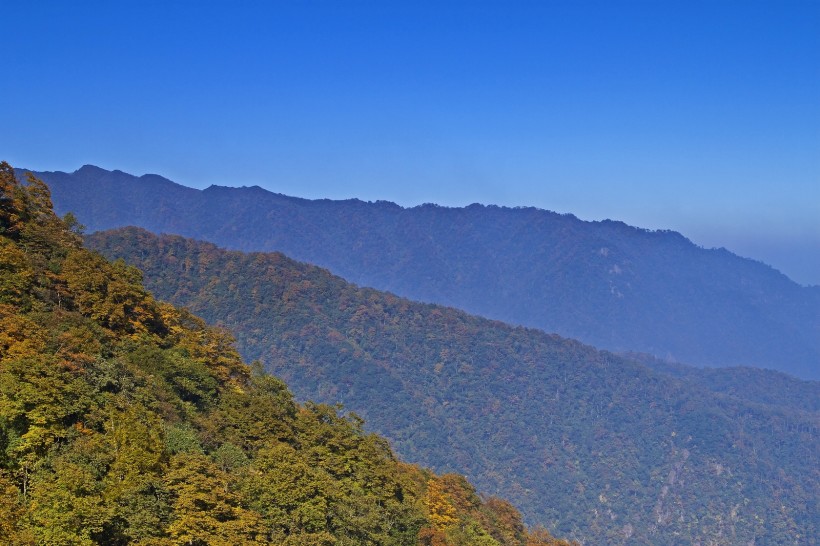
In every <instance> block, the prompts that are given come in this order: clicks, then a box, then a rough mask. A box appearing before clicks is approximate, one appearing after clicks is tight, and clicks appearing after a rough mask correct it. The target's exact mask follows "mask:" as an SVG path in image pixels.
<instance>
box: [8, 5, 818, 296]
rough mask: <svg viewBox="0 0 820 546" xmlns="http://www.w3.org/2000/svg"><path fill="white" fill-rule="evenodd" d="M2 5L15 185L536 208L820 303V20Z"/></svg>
mask: <svg viewBox="0 0 820 546" xmlns="http://www.w3.org/2000/svg"><path fill="white" fill-rule="evenodd" d="M2 9H3V18H4V20H5V21H6V22H7V25H6V31H7V33H9V34H7V36H11V37H12V38H13V39H8V38H7V39H6V40H4V44H3V46H2V47H1V48H0V61H2V66H3V67H4V69H5V74H6V77H5V78H4V79H3V83H2V84H0V85H1V86H2V87H0V113H2V119H3V122H4V124H5V130H4V131H3V132H2V134H0V159H4V160H6V161H9V162H10V163H12V165H14V166H17V167H25V168H30V169H35V170H64V171H73V170H75V169H77V168H79V167H80V166H81V165H83V164H87V163H90V164H94V165H98V166H100V167H103V168H107V169H120V170H123V171H126V172H130V173H132V174H137V175H140V174H145V173H157V174H161V175H163V176H166V177H167V178H170V179H172V180H174V181H176V182H179V183H181V184H184V185H187V186H192V187H199V188H204V187H207V186H208V185H210V184H220V185H231V186H241V185H254V184H257V185H260V186H262V187H265V188H267V189H270V190H272V191H276V192H280V193H285V194H289V195H296V196H300V197H309V198H321V197H328V198H348V197H358V198H360V199H365V200H377V199H384V200H389V201H394V202H397V203H399V204H401V205H405V206H409V205H415V204H420V203H425V202H434V203H439V204H442V205H451V206H461V205H467V204H470V203H474V202H479V203H484V204H498V205H509V206H516V205H522V206H537V207H541V208H545V209H549V210H554V211H558V212H570V213H573V214H575V215H576V216H578V217H580V218H582V219H586V220H599V219H604V218H612V219H616V220H622V221H625V222H627V223H629V224H632V225H637V226H640V227H645V228H652V229H674V230H677V231H680V232H681V233H683V234H684V235H686V236H687V237H689V238H690V239H692V240H693V241H694V242H696V243H698V244H701V245H703V246H705V247H721V246H722V247H726V248H728V249H730V250H732V251H734V252H736V253H738V254H740V255H743V256H747V257H751V258H755V259H757V260H760V261H763V262H766V263H769V264H770V265H773V266H774V267H776V268H777V269H779V270H781V271H783V272H784V273H786V274H787V275H789V276H790V277H791V278H793V279H794V280H795V281H797V282H800V283H801V284H820V2H817V1H813V0H805V1H790V0H779V1H771V2H758V1H755V0H743V1H729V0H710V1H697V0H694V1H689V0H688V1H686V2H664V1H661V0H657V1H646V2H638V1H623V2H618V1H609V2H591V1H583V0H581V1H569V0H566V1H561V2H549V1H540V2H509V1H508V2H501V1H499V2H482V1H475V2H466V1H464V2H455V1H438V2H423V1H413V2H371V1H355V2H354V1H343V0H339V1H335V2H331V1H327V2H319V1H298V2H297V1H293V2H250V1H246V2H208V1H204V2H203V1H200V2H193V1H192V2H152V1H142V2H89V1H82V0H79V1H77V2H48V1H41V2H30V1H18V0H6V1H5V2H3V6H2ZM9 23H10V24H9Z"/></svg>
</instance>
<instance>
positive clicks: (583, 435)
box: [86, 228, 820, 545]
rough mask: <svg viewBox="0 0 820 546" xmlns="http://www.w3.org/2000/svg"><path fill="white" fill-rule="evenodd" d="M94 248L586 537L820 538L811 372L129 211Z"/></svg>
mask: <svg viewBox="0 0 820 546" xmlns="http://www.w3.org/2000/svg"><path fill="white" fill-rule="evenodd" d="M86 240H87V243H88V245H89V246H90V247H91V248H94V249H97V250H98V251H100V252H102V253H103V254H104V255H105V256H107V257H109V258H111V259H123V260H125V261H126V262H127V263H129V264H131V265H134V266H136V267H138V268H139V269H140V270H142V271H144V273H145V283H146V286H147V287H148V288H149V289H150V290H151V291H152V292H154V293H155V294H156V295H157V297H159V298H161V299H164V300H167V301H171V302H173V303H175V304H178V305H184V306H186V307H188V308H190V309H191V310H192V311H194V312H196V313H197V314H199V315H201V316H202V317H203V318H205V319H206V320H207V321H208V322H210V323H212V324H217V325H220V326H223V327H225V328H228V329H229V330H230V331H231V332H233V333H234V335H235V336H236V337H237V340H238V347H239V349H240V351H241V352H242V353H243V355H244V356H245V357H246V358H248V359H258V360H260V361H261V363H262V364H263V365H264V366H265V367H266V368H267V369H268V370H270V371H272V372H274V373H275V374H277V375H279V376H281V377H282V378H283V379H284V380H285V381H286V382H287V384H288V385H289V386H290V388H291V389H292V390H293V392H294V394H295V395H296V397H297V398H298V399H301V400H308V399H311V400H315V401H318V402H323V403H331V404H334V403H342V404H344V406H345V407H346V408H348V409H351V410H353V411H355V412H356V413H357V414H359V415H361V416H362V417H364V418H365V420H366V422H367V423H368V427H370V428H371V429H372V430H375V431H377V432H379V433H381V434H384V435H385V436H386V437H387V438H388V439H389V440H390V442H391V444H392V445H393V446H394V448H395V449H396V451H397V452H398V453H399V454H400V455H401V456H403V457H405V458H407V459H408V460H411V461H414V462H419V463H423V464H425V465H428V466H431V467H432V468H433V469H435V470H437V471H440V472H453V471H455V472H459V473H463V474H465V475H467V477H468V478H469V479H470V480H471V481H472V482H473V483H475V484H476V486H477V487H478V489H479V490H480V491H483V492H484V493H487V494H502V495H504V496H505V497H507V498H510V499H511V500H513V501H514V502H515V503H516V505H517V506H519V507H520V508H521V510H522V513H523V514H524V516H525V518H526V520H527V521H528V522H530V523H542V524H546V525H547V526H548V528H550V529H554V530H555V531H556V532H557V533H558V534H560V535H562V536H568V537H570V538H574V539H577V540H579V541H581V542H582V543H585V544H663V545H673V544H680V545H684V544H709V543H720V544H726V543H731V544H814V543H816V539H817V536H818V533H820V529H818V528H817V522H818V521H820V511H818V509H819V508H820V507H818V496H817V492H818V491H820V475H818V473H817V469H818V468H820V459H818V454H820V443H818V441H819V440H820V436H818V431H820V415H819V414H818V411H817V410H818V403H820V384H818V383H817V382H814V381H800V380H797V379H794V378H791V377H789V376H787V375H784V374H782V373H779V372H775V371H767V370H757V369H750V368H724V369H716V370H699V369H696V368H691V367H686V366H681V365H678V364H672V363H669V362H667V361H664V360H659V359H655V358H654V357H651V356H649V355H642V354H637V355H634V354H633V355H630V356H629V357H625V356H619V355H616V354H613V353H610V352H607V351H600V350H597V349H595V348H593V347H590V346H587V345H584V344H582V343H579V342H577V341H574V340H571V339H566V338H563V337H560V336H557V335H555V334H547V333H544V332H542V331H539V330H535V329H529V328H524V327H515V326H510V325H507V324H504V323H501V322H498V321H492V320H488V319H484V318H480V317H476V316H472V315H469V314H467V313H465V312H463V311H459V310H456V309H453V308H448V307H443V306H439V305H433V304H424V303H416V302H412V301H409V300H407V299H404V298H401V297H398V296H396V295H393V294H390V293H386V292H380V291H377V290H374V289H370V288H361V287H358V286H356V285H353V284H351V283H348V282H346V281H345V280H343V279H342V278H340V277H338V276H335V275H333V274H331V273H330V272H328V271H327V270H325V269H322V268H319V267H316V266H313V265H309V264H305V263H301V262H297V261H294V260H292V259H290V258H288V257H286V256H284V255H282V254H281V253H242V252H239V251H228V250H223V249H220V248H218V247H217V246H215V245H213V244H211V243H205V242H198V241H194V240H191V239H185V238H183V237H180V236H170V235H165V236H157V235H154V234H152V233H149V232H147V231H145V230H142V229H139V228H125V229H119V230H114V231H106V232H99V233H95V234H92V235H90V236H88V237H87V239H86Z"/></svg>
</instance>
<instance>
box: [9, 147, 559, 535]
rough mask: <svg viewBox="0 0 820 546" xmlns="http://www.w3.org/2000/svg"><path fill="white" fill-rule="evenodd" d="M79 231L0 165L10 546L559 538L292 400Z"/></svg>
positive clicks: (460, 482)
mask: <svg viewBox="0 0 820 546" xmlns="http://www.w3.org/2000/svg"><path fill="white" fill-rule="evenodd" d="M78 232H79V226H78V224H77V222H76V220H75V219H74V218H73V217H71V216H68V217H66V218H58V217H57V216H56V215H54V213H53V211H52V207H51V200H50V196H49V191H48V188H47V187H46V185H45V184H43V183H42V182H41V181H39V180H37V179H36V178H33V177H30V178H29V179H28V181H27V183H25V184H22V183H20V182H18V181H17V180H16V178H15V176H14V171H13V169H12V168H11V167H10V166H9V165H8V164H6V163H2V164H0V543H3V544H15V545H33V544H61V545H94V544H105V545H126V544H134V545H143V546H149V545H150V546H165V545H177V544H179V545H182V544H184V545H190V546H205V545H209V546H233V545H239V544H281V545H294V546H296V545H315V546H320V545H321V546H325V545H327V546H330V545H339V546H343V545H350V546H353V545H367V544H372V545H376V544H379V545H381V544H383V545H416V544H430V545H432V544H436V545H452V546H456V545H465V546H466V545H474V544H479V545H480V544H486V545H488V546H490V545H493V546H496V545H499V546H500V545H518V546H526V545H529V544H558V542H556V541H554V539H552V538H551V537H548V538H547V539H543V538H542V539H538V538H537V536H538V535H536V534H531V533H529V532H528V531H527V530H526V529H525V528H524V526H523V524H522V522H521V516H520V514H519V513H518V512H517V511H516V510H515V509H514V508H513V507H512V506H510V505H509V504H507V503H505V502H504V501H500V500H497V499H486V500H485V499H482V498H480V497H479V496H478V495H477V494H476V492H475V490H474V489H473V488H472V486H471V485H469V483H467V482H466V480H464V479H463V478H460V477H458V476H436V475H434V474H433V473H431V472H429V471H427V470H424V469H421V468H418V467H415V466H412V465H407V464H404V463H401V462H400V461H398V460H397V459H396V458H395V456H394V455H393V453H392V452H391V450H390V448H389V446H388V444H387V442H386V441H385V440H384V439H382V438H380V437H378V436H375V435H372V434H368V433H366V432H365V431H364V430H363V423H362V421H361V420H360V419H359V418H357V417H356V416H355V415H344V414H342V413H341V412H340V409H339V408H336V407H330V406H327V405H321V404H304V405H300V404H297V403H296V402H295V401H294V400H293V398H292V396H291V394H290V392H289V391H288V389H287V387H286V386H285V384H284V383H283V382H282V381H280V380H279V379H277V378H275V377H272V376H269V375H265V374H264V373H262V372H261V371H260V370H259V369H258V368H257V369H252V368H251V367H248V366H246V365H245V364H244V363H242V361H241V359H240V357H239V355H238V353H237V352H236V350H235V349H234V348H233V345H232V341H231V338H230V336H229V335H227V334H226V333H225V332H224V331H221V330H218V329H213V328H210V327H208V326H206V325H205V323H204V322H203V321H202V320H200V319H198V318H197V317H195V316H193V315H191V314H190V313H188V312H186V311H182V310H179V309H176V308H174V307H172V306H170V305H167V304H164V303H160V302H158V301H156V300H155V299H154V298H153V296H152V295H151V294H149V293H148V292H147V291H146V290H145V289H144V288H143V286H142V284H141V278H142V277H141V273H140V271H139V270H137V269H135V268H133V267H130V266H127V265H125V263H123V262H121V261H119V262H115V263H111V262H108V261H106V260H105V259H103V258H102V257H101V256H99V255H97V254H95V253H92V252H90V251H88V250H85V249H84V248H83V247H82V244H81V239H80V236H79V234H78ZM541 535H543V533H541ZM543 536H547V535H543ZM537 540H541V542H534V541H537Z"/></svg>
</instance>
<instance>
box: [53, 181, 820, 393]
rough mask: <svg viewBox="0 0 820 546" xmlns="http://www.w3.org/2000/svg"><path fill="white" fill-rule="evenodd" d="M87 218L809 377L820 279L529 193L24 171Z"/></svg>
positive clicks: (630, 344) (571, 329) (606, 344)
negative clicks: (453, 194) (568, 211)
mask: <svg viewBox="0 0 820 546" xmlns="http://www.w3.org/2000/svg"><path fill="white" fill-rule="evenodd" d="M37 175H38V176H40V177H42V179H43V180H45V181H46V182H47V183H48V184H49V185H50V186H51V188H52V192H53V196H54V200H55V204H56V209H57V211H58V212H60V213H61V214H62V213H65V212H68V211H71V212H73V213H75V214H76V215H77V216H78V218H79V220H80V222H82V223H83V224H85V225H86V226H88V228H89V229H90V230H91V231H96V230H102V229H108V228H113V227H122V226H127V225H135V226H140V227H143V228H145V229H148V230H150V231H153V232H157V233H160V232H165V233H175V234H180V235H184V236H188V237H193V238H197V239H203V240H208V241H211V242H214V243H216V244H218V245H220V246H223V247H226V248H231V249H237V250H245V251H281V252H284V253H285V254H287V255H288V256H291V257H293V258H295V259H298V260H302V261H306V262H309V263H313V264H317V265H320V266H322V267H327V268H329V269H330V270H331V271H333V272H334V273H336V274H338V275H341V276H342V277H344V278H345V279H348V280H349V281H352V282H355V283H357V284H359V285H362V286H372V287H375V288H378V289H382V290H387V291H391V292H393V293H396V294H399V295H401V296H405V297H409V298H411V299H414V300H421V301H428V302H433V303H439V304H444V305H450V306H454V307H458V308H461V309H465V310H467V311H469V312H471V313H475V314H479V315H482V316H486V317H489V318H493V319H498V320H503V321H505V322H508V323H512V324H520V325H524V326H530V327H536V328H539V329H542V330H545V331H548V332H556V333H558V334H560V335H563V336H566V337H572V338H575V339H579V340H582V341H584V342H586V343H589V344H592V345H595V346H597V347H601V348H605V349H609V350H613V351H635V352H642V353H649V354H653V355H655V356H657V357H660V358H663V359H665V360H669V361H681V362H686V363H689V364H696V365H702V366H711V367H723V366H755V367H761V368H772V369H777V370H780V371H784V372H787V373H790V374H793V375H796V376H798V377H802V378H806V379H820V287H818V286H815V287H801V286H799V285H797V284H796V283H794V282H792V281H791V280H789V279H788V278H787V277H785V276H784V275H782V274H781V273H779V272H777V271H775V270H774V269H772V268H771V267H769V266H766V265H764V264H762V263H759V262H755V261H753V260H749V259H745V258H740V257H738V256H736V255H734V254H732V253H731V252H729V251H727V250H725V249H719V250H706V249H703V248H700V247H698V246H696V245H694V244H693V243H691V242H690V241H689V240H687V239H686V238H685V237H683V236H682V235H680V234H678V233H675V232H670V231H647V230H643V229H639V228H635V227H630V226H627V225H626V224H623V223H621V222H615V221H610V220H605V221H603V222H584V221H581V220H579V219H577V218H575V217H574V216H572V215H562V214H556V213H554V212H549V211H546V210H539V209H535V208H514V209H512V208H504V207H495V206H482V205H470V206H469V207H465V208H445V207H440V206H436V205H422V206H418V207H413V208H402V207H399V206H397V205H395V204H392V203H387V202H375V203H365V202H362V201H358V200H355V199H353V200H348V201H330V200H318V201H310V200H306V199H298V198H294V197H287V196H284V195H279V194H275V193H271V192H268V191H266V190H263V189H261V188H259V187H250V188H247V187H246V188H227V187H218V186H211V187H209V188H207V189H205V190H203V191H199V190H195V189H191V188H185V187H183V186H180V185H178V184H174V183H173V182H171V181H169V180H166V179H164V178H162V177H159V176H156V175H146V176H142V177H139V178H137V177H134V176H131V175H128V174H126V173H123V172H120V171H105V170H103V169H99V168H97V167H92V166H85V167H83V168H81V169H79V170H78V171H76V172H74V173H70V174H69V173H61V172H43V173H37Z"/></svg>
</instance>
